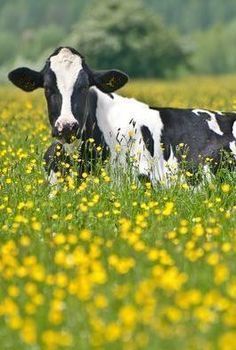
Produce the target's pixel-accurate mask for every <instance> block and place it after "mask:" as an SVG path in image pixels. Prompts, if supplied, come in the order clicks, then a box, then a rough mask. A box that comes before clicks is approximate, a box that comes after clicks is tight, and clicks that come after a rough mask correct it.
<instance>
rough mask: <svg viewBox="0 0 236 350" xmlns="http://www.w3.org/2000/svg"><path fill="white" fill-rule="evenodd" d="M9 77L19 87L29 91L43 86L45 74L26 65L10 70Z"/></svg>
mask: <svg viewBox="0 0 236 350" xmlns="http://www.w3.org/2000/svg"><path fill="white" fill-rule="evenodd" d="M8 79H9V80H10V81H11V82H12V83H13V84H15V85H16V86H17V87H18V88H20V89H22V90H24V91H27V92H30V91H34V90H35V89H38V88H40V87H43V74H42V73H40V72H36V71H34V70H32V69H29V68H25V67H23V68H17V69H15V70H13V71H12V72H10V73H9V74H8Z"/></svg>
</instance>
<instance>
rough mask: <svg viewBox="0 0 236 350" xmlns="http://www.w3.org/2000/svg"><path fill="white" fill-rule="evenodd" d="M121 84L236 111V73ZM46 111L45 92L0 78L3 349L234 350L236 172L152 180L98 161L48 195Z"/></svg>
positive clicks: (157, 99)
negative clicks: (116, 175)
mask: <svg viewBox="0 0 236 350" xmlns="http://www.w3.org/2000/svg"><path fill="white" fill-rule="evenodd" d="M122 93H124V94H126V95H129V96H135V97H137V98H139V99H141V100H143V101H146V102H148V103H151V104H153V105H156V106H177V107H179V106H183V107H184V106H185V107H205V108H211V109H217V110H234V109H235V110H236V77H222V78H204V77H203V78H187V79H184V80H181V81H170V82H158V81H147V82H145V81H139V82H133V83H130V84H129V85H128V86H127V88H125V89H124V90H123V91H122ZM46 114H47V113H46V106H45V101H44V97H43V93H42V92H36V93H33V94H25V93H23V92H20V91H19V90H17V89H15V88H14V87H13V88H10V87H9V86H2V87H1V88H0V349H1V350H7V349H9V350H19V349H20V350H31V349H32V350H60V349H65V350H67V349H68V350H89V349H105V350H106V349H107V350H108V349H109V350H110V349H113V350H143V349H144V350H179V349H181V350H203V349H204V350H216V349H219V350H235V349H236V263H235V262H236V189H235V183H236V175H235V174H233V173H229V172H225V173H224V174H223V178H222V176H221V178H219V177H216V178H214V179H213V180H212V182H211V183H208V184H207V183H206V184H204V186H202V187H201V188H200V189H199V190H198V191H196V190H194V189H193V188H191V187H189V186H188V185H187V184H179V185H177V186H174V187H172V188H170V189H164V188H162V189H160V188H158V189H155V188H154V189H152V188H151V186H150V184H149V183H147V184H144V185H140V184H138V183H136V182H135V181H133V180H132V179H131V178H130V177H129V176H128V175H126V176H125V175H122V179H121V180H122V185H121V183H120V182H119V183H117V182H115V181H113V180H112V178H111V176H110V173H109V170H108V169H107V168H106V164H105V165H104V166H103V167H102V168H101V169H99V170H98V173H97V174H95V175H93V176H90V175H88V174H83V177H84V180H83V181H82V182H80V183H78V184H77V183H76V182H75V180H73V177H72V176H68V178H67V180H66V182H65V183H61V188H60V190H59V191H56V190H55V191H54V192H55V193H54V197H53V198H49V194H50V189H49V187H48V185H47V184H46V181H45V175H44V170H43V161H42V157H43V153H44V151H45V150H46V148H47V147H48V146H49V144H50V139H51V137H50V128H49V125H48V120H47V115H46ZM56 192H57V193H56Z"/></svg>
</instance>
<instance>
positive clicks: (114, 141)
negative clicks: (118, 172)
mask: <svg viewBox="0 0 236 350" xmlns="http://www.w3.org/2000/svg"><path fill="white" fill-rule="evenodd" d="M92 89H95V90H96V93H97V97H98V99H97V110H96V116H97V122H98V126H99V128H100V130H101V131H102V133H103V135H104V138H105V141H106V144H107V145H108V147H109V149H110V151H111V161H112V163H113V164H116V166H117V163H118V164H120V165H121V166H123V167H126V166H127V155H128V157H129V159H131V160H132V162H133V166H132V169H134V171H135V169H136V170H137V172H138V173H139V174H143V175H148V176H149V177H150V179H151V181H152V182H153V183H155V182H157V181H162V180H163V179H164V178H165V164H164V158H163V152H162V149H161V142H160V141H161V132H162V129H163V123H162V121H161V118H160V114H159V112H158V111H157V110H153V109H151V108H149V106H148V105H146V104H144V103H142V102H139V101H137V100H135V99H130V98H126V97H122V96H119V95H116V94H113V98H111V97H110V96H108V95H107V94H104V93H103V92H101V91H100V90H98V89H97V88H95V87H92ZM131 121H132V122H131ZM143 125H145V126H146V127H147V128H148V129H149V130H150V131H151V133H152V137H153V140H154V156H153V157H152V156H151V154H150V152H149V151H148V150H147V148H146V145H145V143H144V140H143V137H142V133H141V127H142V126H143Z"/></svg>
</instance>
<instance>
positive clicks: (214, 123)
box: [192, 109, 223, 136]
mask: <svg viewBox="0 0 236 350" xmlns="http://www.w3.org/2000/svg"><path fill="white" fill-rule="evenodd" d="M192 112H193V113H195V114H196V115H197V116H199V114H201V113H205V114H208V115H209V116H210V120H207V124H208V126H209V129H211V130H212V131H214V132H215V133H216V134H218V135H221V136H222V135H223V132H222V131H221V130H220V126H219V124H218V123H217V120H216V116H215V113H213V112H210V111H207V110H205V109H193V111H192Z"/></svg>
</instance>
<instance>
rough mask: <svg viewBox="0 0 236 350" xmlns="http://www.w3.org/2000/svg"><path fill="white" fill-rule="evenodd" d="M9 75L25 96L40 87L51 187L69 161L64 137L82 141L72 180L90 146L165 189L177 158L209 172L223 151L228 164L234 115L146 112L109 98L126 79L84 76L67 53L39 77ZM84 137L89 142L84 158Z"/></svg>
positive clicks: (234, 141) (234, 143)
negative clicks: (48, 138) (47, 126)
mask: <svg viewBox="0 0 236 350" xmlns="http://www.w3.org/2000/svg"><path fill="white" fill-rule="evenodd" d="M9 77H10V79H11V80H12V81H13V82H14V83H15V84H16V85H17V86H19V87H21V88H23V89H24V90H26V91H32V90H33V89H35V88H37V87H44V88H45V95H46V99H47V103H48V110H49V118H50V123H51V126H52V134H53V136H55V137H56V138H57V139H58V141H57V142H55V143H53V144H52V145H51V146H50V147H49V149H48V151H47V152H46V154H45V160H46V163H47V170H48V173H49V179H50V181H51V182H52V183H55V179H56V176H55V173H56V172H57V171H58V168H59V167H58V166H59V163H60V159H61V156H63V157H64V158H65V159H66V162H70V158H69V156H68V155H66V153H68V149H70V148H71V147H72V146H73V143H71V140H72V137H74V138H77V139H80V140H81V141H82V143H81V146H80V149H79V152H80V155H79V157H80V158H81V162H80V163H79V164H80V165H79V175H81V174H82V173H83V171H89V170H91V167H92V166H93V164H95V163H96V160H97V157H98V151H97V148H99V149H100V148H101V149H102V151H101V152H100V151H99V155H101V158H102V159H103V160H104V159H106V158H107V156H108V154H109V153H110V157H111V163H112V165H115V166H117V164H119V165H121V166H122V167H126V166H127V163H131V164H132V169H133V171H134V172H135V173H136V174H137V175H142V176H143V175H144V176H146V177H148V178H149V179H150V180H151V181H152V182H153V183H156V182H164V183H165V184H168V183H169V182H170V179H171V177H172V175H173V174H175V173H176V171H177V170H178V166H179V164H180V163H181V164H182V163H183V160H184V161H185V163H187V168H188V169H191V170H192V171H193V172H195V171H196V170H197V168H198V166H199V164H203V166H204V164H205V162H206V160H208V161H209V162H210V168H211V169H212V170H214V171H215V170H216V169H217V167H218V166H219V164H220V163H221V159H222V151H224V152H226V153H228V154H229V155H232V159H233V163H234V164H235V159H236V114H234V113H221V112H213V111H207V110H201V109H174V108H152V107H150V106H148V105H146V104H144V103H141V102H138V101H136V100H135V99H130V98H125V97H121V96H119V95H117V94H113V93H112V92H113V91H115V90H116V89H118V88H119V87H121V86H122V85H124V84H125V83H126V82H127V77H126V75H125V74H124V73H122V72H119V71H115V70H112V71H105V72H96V71H92V70H91V69H90V68H89V67H88V66H87V65H86V63H85V61H84V59H83V58H82V56H81V55H80V54H79V53H78V52H77V51H75V50H73V49H70V48H59V49H57V50H56V51H55V52H54V53H53V54H52V55H51V56H50V57H49V59H48V60H47V62H46V65H45V67H44V69H43V70H42V71H41V72H35V71H32V70H29V69H27V68H20V69H18V70H16V71H13V72H11V73H10V75H9ZM89 139H93V140H94V144H93V151H92V152H91V150H90V151H88V144H87V141H88V140H89ZM99 146H100V147H99ZM58 148H59V149H60V150H59V151H60V152H58ZM58 154H59V156H58ZM127 160H128V161H127Z"/></svg>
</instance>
